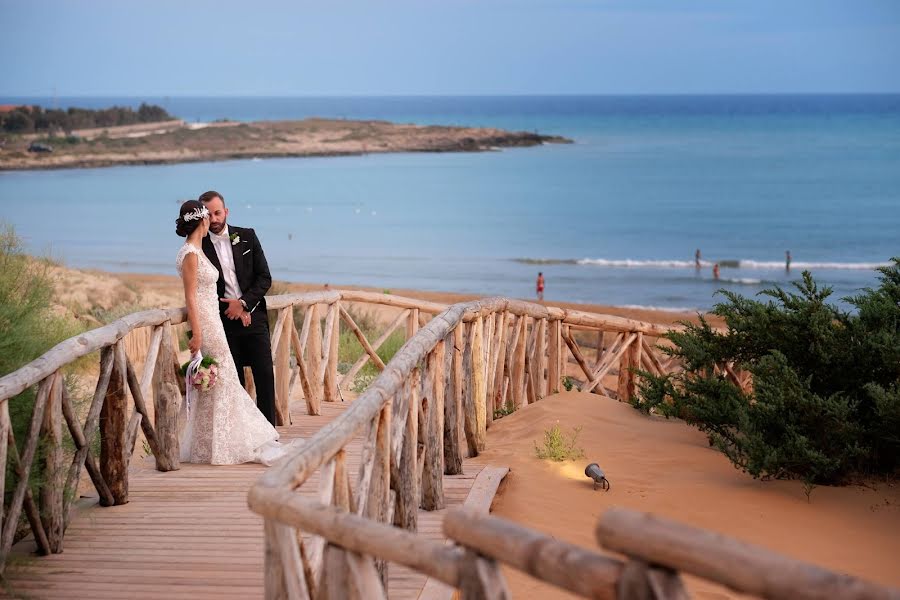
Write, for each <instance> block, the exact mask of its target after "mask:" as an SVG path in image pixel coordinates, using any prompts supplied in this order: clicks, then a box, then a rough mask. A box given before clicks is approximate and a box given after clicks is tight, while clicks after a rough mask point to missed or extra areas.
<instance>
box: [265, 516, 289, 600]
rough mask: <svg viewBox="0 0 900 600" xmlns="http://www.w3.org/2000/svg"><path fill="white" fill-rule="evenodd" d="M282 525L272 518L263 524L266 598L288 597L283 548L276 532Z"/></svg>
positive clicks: (272, 599)
mask: <svg viewBox="0 0 900 600" xmlns="http://www.w3.org/2000/svg"><path fill="white" fill-rule="evenodd" d="M280 526H281V525H279V523H278V522H277V521H274V520H272V519H266V520H265V521H264V524H263V540H264V542H265V551H264V561H263V564H264V567H263V574H264V578H265V579H264V581H265V599H266V600H281V599H282V598H287V597H288V594H287V586H286V581H285V572H284V568H283V567H282V563H281V552H280V550H281V548H280V547H279V544H278V536H277V534H276V532H277V530H278V527H280Z"/></svg>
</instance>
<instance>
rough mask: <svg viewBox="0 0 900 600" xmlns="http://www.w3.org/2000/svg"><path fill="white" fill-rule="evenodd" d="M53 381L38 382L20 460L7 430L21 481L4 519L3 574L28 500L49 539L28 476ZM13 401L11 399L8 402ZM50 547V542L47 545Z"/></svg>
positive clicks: (35, 521) (36, 527)
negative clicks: (38, 512)
mask: <svg viewBox="0 0 900 600" xmlns="http://www.w3.org/2000/svg"><path fill="white" fill-rule="evenodd" d="M52 383H53V376H52V375H51V376H50V377H47V378H46V379H44V380H43V381H41V383H40V385H38V392H37V398H36V399H35V401H34V412H33V413H32V416H31V423H30V425H29V427H28V434H27V435H26V437H25V448H24V450H23V452H22V457H21V460H17V459H18V450H17V449H16V439H15V437H14V435H13V430H12V428H11V427H10V428H8V429H7V439H6V440H5V441H6V443H7V444H8V452H9V456H10V458H12V459H13V460H12V461H11V462H12V463H14V464H13V466H14V468H15V472H16V474H17V475H18V479H19V481H18V483H17V484H16V489H15V491H14V492H13V496H12V500H10V503H9V513H8V514H7V516H6V521H5V522H4V527H3V536H2V538H0V573H2V571H3V569H4V568H5V566H6V558H7V556H8V555H9V550H10V548H11V547H12V543H13V537H14V536H15V534H16V529H17V526H18V523H19V515H21V510H22V505H23V502H25V503H26V504H25V509H26V514H27V515H28V518H29V521H31V527H32V530H34V531H35V534H37V533H38V532H40V534H41V535H42V536H44V540H43V541H44V542H46V536H45V535H44V528H43V526H42V525H41V521H40V518H37V519H35V517H36V516H37V515H36V514H35V513H37V507H36V506H35V505H34V501H33V499H32V500H31V501H30V502H28V500H29V499H30V498H31V489H30V487H29V485H28V483H29V482H28V477H29V474H30V473H31V464H32V463H33V462H34V453H35V451H36V450H37V445H38V439H39V438H40V432H41V424H42V423H43V422H44V410H45V409H46V406H47V400H48V399H49V397H50V387H51V385H52ZM6 402H9V401H8V400H7V401H5V402H4V404H5V403H6ZM47 547H48V549H49V544H47Z"/></svg>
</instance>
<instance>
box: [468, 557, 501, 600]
mask: <svg viewBox="0 0 900 600" xmlns="http://www.w3.org/2000/svg"><path fill="white" fill-rule="evenodd" d="M459 579H460V587H459V600H508V599H509V598H511V597H512V596H511V595H510V593H509V589H508V588H507V587H506V580H505V579H504V578H503V573H501V572H500V565H498V564H497V561H495V560H493V559H490V558H484V557H483V556H479V555H478V554H476V553H475V552H473V551H471V550H466V551H465V554H464V555H463V560H462V565H461V568H460V577H459Z"/></svg>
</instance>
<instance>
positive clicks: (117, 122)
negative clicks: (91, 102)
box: [0, 103, 175, 135]
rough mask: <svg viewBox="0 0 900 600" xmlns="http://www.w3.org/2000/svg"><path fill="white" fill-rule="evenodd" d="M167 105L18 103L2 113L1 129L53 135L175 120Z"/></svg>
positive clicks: (12, 131)
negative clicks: (93, 106)
mask: <svg viewBox="0 0 900 600" xmlns="http://www.w3.org/2000/svg"><path fill="white" fill-rule="evenodd" d="M174 118H175V117H173V116H172V115H170V114H169V113H168V112H166V110H165V109H164V108H162V107H161V106H156V105H153V104H145V103H141V105H140V106H139V107H138V109H137V110H134V109H133V108H131V107H130V106H113V107H111V108H102V109H98V110H92V109H88V108H75V107H71V108H68V109H65V110H63V109H44V108H42V107H40V106H17V107H16V108H14V109H13V110H11V111H9V112H6V113H0V130H2V131H4V132H6V133H43V132H46V133H47V134H49V135H52V134H55V133H58V132H65V133H70V132H71V131H73V130H75V129H92V128H101V127H117V126H121V125H136V124H139V123H156V122H159V121H169V120H171V119H174Z"/></svg>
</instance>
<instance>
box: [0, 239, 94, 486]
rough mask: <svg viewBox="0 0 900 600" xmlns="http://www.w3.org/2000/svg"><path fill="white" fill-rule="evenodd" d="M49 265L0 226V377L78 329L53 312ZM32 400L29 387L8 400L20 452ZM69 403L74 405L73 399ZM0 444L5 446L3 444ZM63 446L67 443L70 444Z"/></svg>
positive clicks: (36, 469) (38, 473)
mask: <svg viewBox="0 0 900 600" xmlns="http://www.w3.org/2000/svg"><path fill="white" fill-rule="evenodd" d="M50 267H51V263H50V262H49V261H46V260H39V259H33V258H31V257H29V256H27V255H26V254H25V253H24V250H23V248H22V242H21V240H20V239H19V237H18V236H17V235H16V233H15V230H14V229H13V228H12V227H11V226H9V225H7V224H2V223H0V376H3V375H7V374H9V373H11V372H13V371H15V370H16V369H18V368H20V367H22V366H24V365H26V364H27V363H29V362H31V361H32V360H34V359H36V358H37V357H39V356H40V355H41V354H43V353H44V352H46V351H47V350H49V349H50V348H51V347H53V346H54V345H56V344H57V343H59V342H61V341H63V340H65V339H67V338H69V337H71V336H73V335H76V334H77V333H79V332H80V331H81V328H80V326H79V325H78V324H77V323H74V322H70V321H68V320H66V319H65V318H63V317H60V316H58V315H57V314H56V313H54V311H53V308H52V305H51V298H52V294H53V280H52V277H51V274H50V271H49V269H50ZM67 385H68V382H67ZM34 400H35V390H34V389H33V388H32V389H27V390H25V391H24V392H22V393H21V394H19V395H18V396H14V397H13V398H10V399H9V400H8V402H9V413H10V420H11V421H12V428H13V433H14V434H15V437H16V442H17V444H18V446H19V452H20V454H21V453H22V451H23V446H24V443H25V436H26V432H27V430H28V426H29V424H30V423H31V418H32V415H33V413H34ZM73 401H77V398H73ZM3 443H6V442H5V440H4V441H3ZM67 444H70V441H69V440H67ZM43 454H44V451H43V448H42V447H41V446H39V447H38V451H37V455H36V459H35V462H34V463H33V464H34V466H33V469H32V471H31V474H30V476H29V485H30V486H31V487H32V491H33V493H34V494H35V495H37V491H38V488H39V486H40V483H41V481H42V477H43V472H42V468H41V462H42V456H43ZM10 466H11V463H10V461H7V467H10ZM5 476H6V487H5V489H6V495H5V498H4V499H3V501H4V504H8V502H9V501H10V499H11V497H12V493H13V490H14V489H15V486H16V484H17V478H16V476H15V474H14V473H13V472H12V471H11V469H9V468H7V472H6V474H5Z"/></svg>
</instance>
